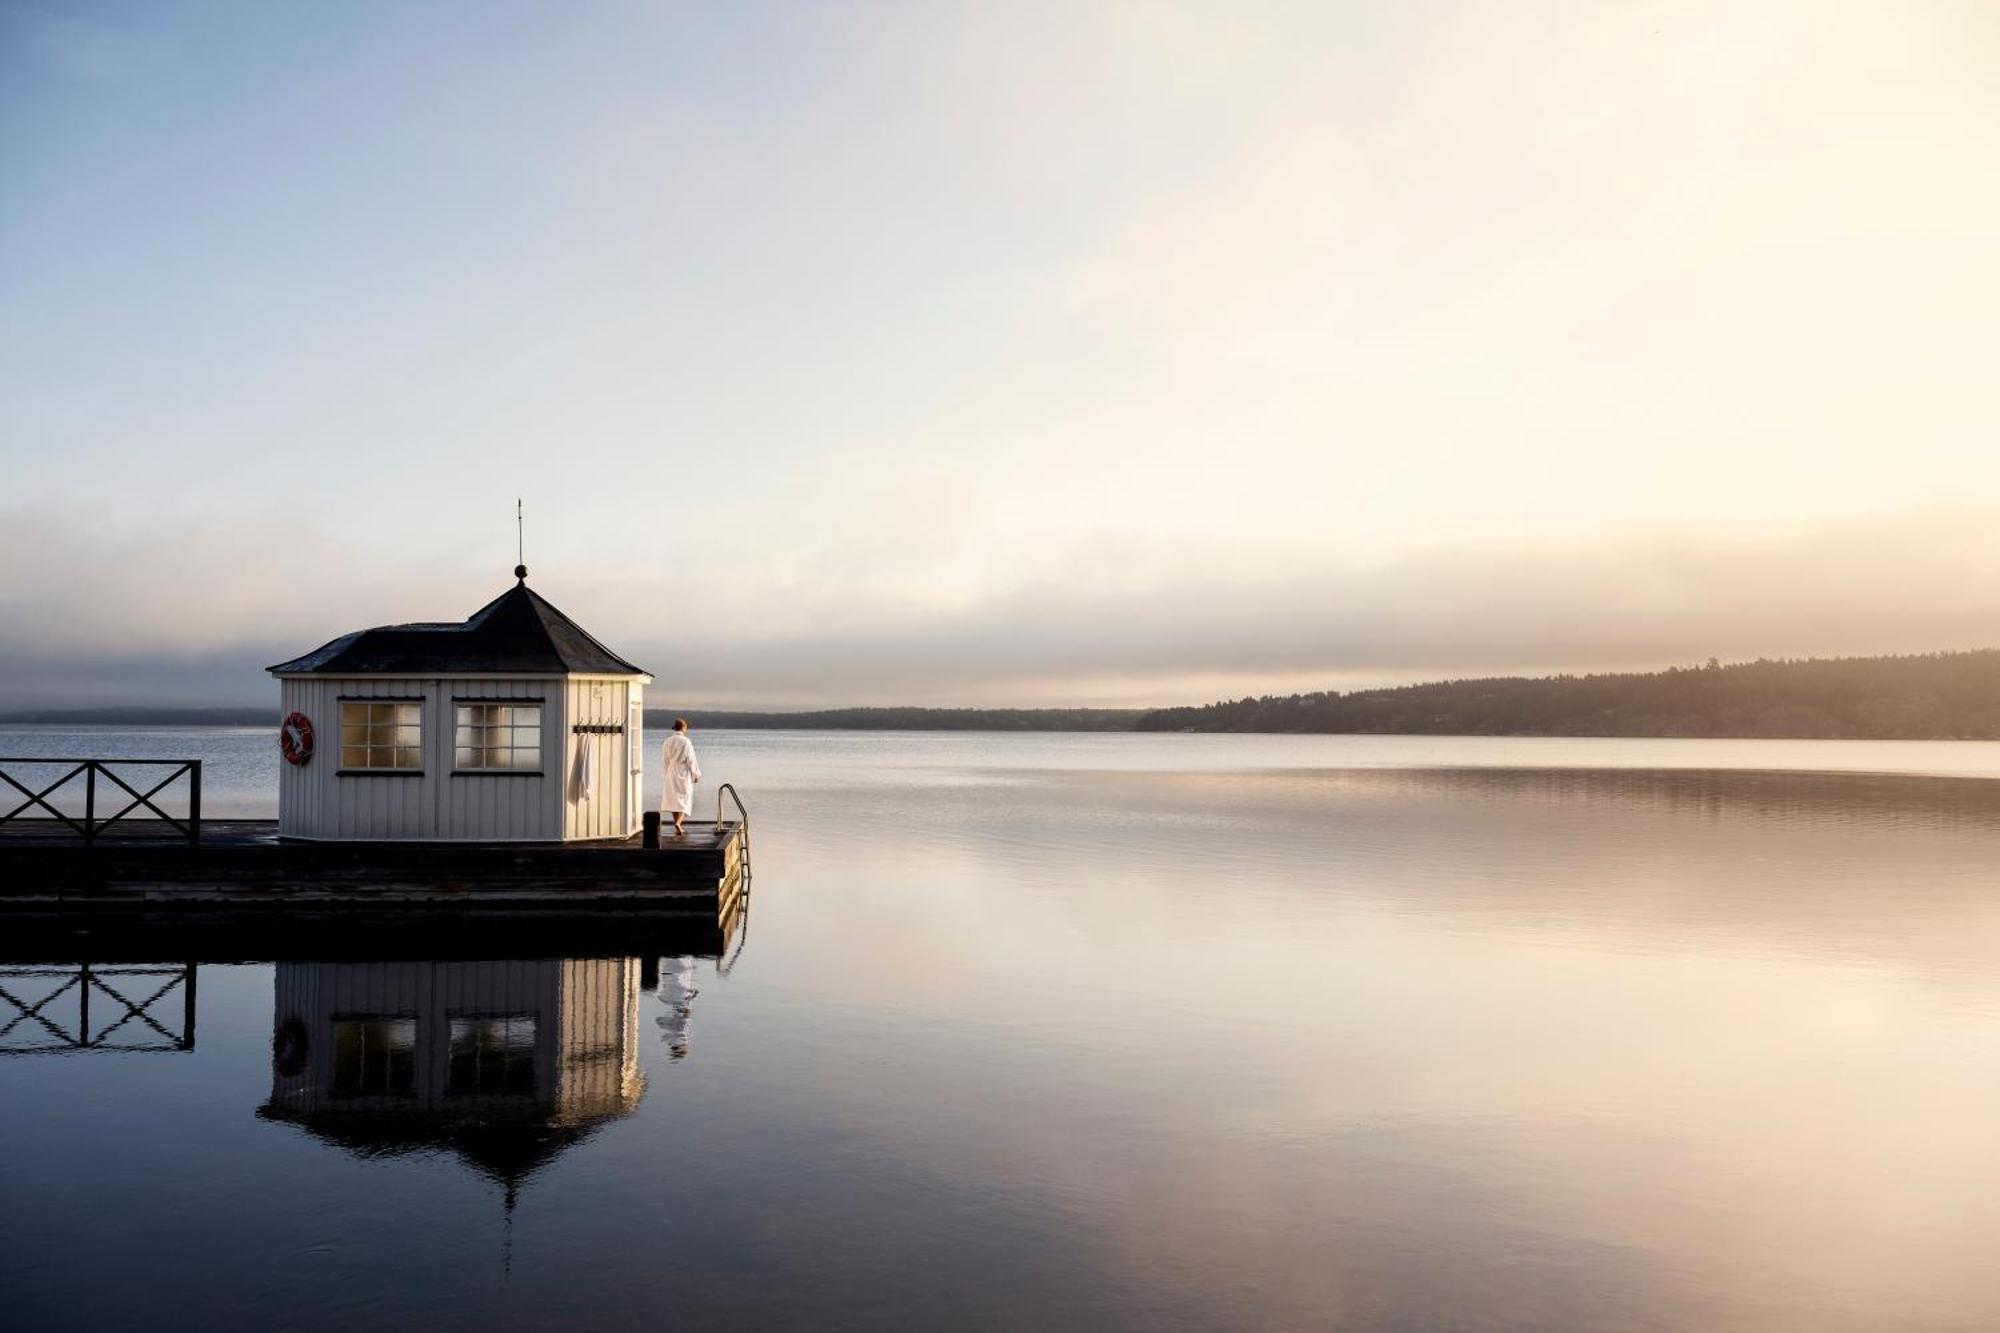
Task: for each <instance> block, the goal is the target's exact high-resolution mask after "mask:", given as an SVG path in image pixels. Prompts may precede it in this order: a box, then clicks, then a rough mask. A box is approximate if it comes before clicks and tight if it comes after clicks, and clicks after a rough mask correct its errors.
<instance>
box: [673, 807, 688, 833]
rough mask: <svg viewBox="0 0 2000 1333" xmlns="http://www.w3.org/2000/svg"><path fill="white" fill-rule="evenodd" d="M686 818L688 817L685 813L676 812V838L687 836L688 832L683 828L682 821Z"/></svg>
mask: <svg viewBox="0 0 2000 1333" xmlns="http://www.w3.org/2000/svg"><path fill="white" fill-rule="evenodd" d="M686 818H687V815H686V814H685V813H683V812H681V811H679V810H676V811H674V836H675V837H676V838H685V837H686V836H687V830H686V829H684V828H682V827H681V821H682V820H683V819H686Z"/></svg>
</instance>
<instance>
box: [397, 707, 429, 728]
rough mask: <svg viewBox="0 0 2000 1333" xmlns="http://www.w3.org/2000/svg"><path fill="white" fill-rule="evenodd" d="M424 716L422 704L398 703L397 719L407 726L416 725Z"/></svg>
mask: <svg viewBox="0 0 2000 1333" xmlns="http://www.w3.org/2000/svg"><path fill="white" fill-rule="evenodd" d="M422 718H423V705H422V704H397V705H396V720H397V721H398V722H400V723H402V724H403V725H404V726H406V727H414V726H416V725H417V723H418V722H419V721H421V720H422Z"/></svg>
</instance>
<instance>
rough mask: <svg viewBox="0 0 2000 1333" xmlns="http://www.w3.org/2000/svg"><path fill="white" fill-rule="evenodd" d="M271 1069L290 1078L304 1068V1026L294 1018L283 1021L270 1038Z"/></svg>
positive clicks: (301, 1071)
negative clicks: (282, 1024)
mask: <svg viewBox="0 0 2000 1333" xmlns="http://www.w3.org/2000/svg"><path fill="white" fill-rule="evenodd" d="M271 1067H272V1068H274V1069H276V1070H277V1071H278V1072H279V1073H280V1074H283V1075H284V1076H285V1077H287V1078H290V1077H291V1076H292V1075H294V1074H298V1073H303V1072H304V1070H305V1067H306V1025H305V1024H304V1023H301V1022H299V1020H298V1019H296V1018H288V1019H286V1020H285V1024H284V1026H283V1027H281V1028H279V1029H278V1031H277V1033H276V1034H275V1035H274V1036H273V1037H272V1038H271Z"/></svg>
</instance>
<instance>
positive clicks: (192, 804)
mask: <svg viewBox="0 0 2000 1333" xmlns="http://www.w3.org/2000/svg"><path fill="white" fill-rule="evenodd" d="M7 764H73V765H75V767H73V768H71V769H70V770H69V771H68V772H67V773H64V774H63V775H62V776H61V777H59V778H57V779H56V780H55V781H54V782H51V783H49V784H48V785H47V786H45V787H43V788H42V789H41V790H39V791H34V790H30V789H29V787H28V785H27V784H26V783H24V782H22V781H20V780H19V779H18V778H16V777H15V776H14V775H13V774H11V773H9V772H7V771H6V768H5V767H4V765H7ZM113 764H120V765H124V764H144V765H150V766H152V767H155V768H160V767H165V768H171V769H172V770H173V771H172V772H170V773H168V774H167V775H166V776H165V777H163V778H161V779H160V780H159V781H158V782H156V783H154V784H153V785H152V786H150V787H148V788H147V789H146V790H145V791H143V792H142V791H140V790H139V789H138V788H137V787H135V786H133V785H132V784H131V783H129V782H127V781H125V779H124V778H121V777H119V776H118V774H117V773H115V772H113V771H112V768H111V765H113ZM99 773H102V774H103V775H104V776H105V777H107V778H109V779H110V780H111V781H112V782H114V783H116V784H117V785H118V786H119V787H121V788H123V789H124V792H125V794H126V795H127V796H129V797H131V798H132V799H131V800H129V801H127V802H126V803H125V806H124V808H123V809H121V810H119V811H118V813H117V814H115V815H111V816H108V817H107V818H104V819H99V818H98V817H97V775H98V774H99ZM182 774H186V775H187V779H188V813H187V818H186V820H185V821H183V820H179V819H176V818H174V817H173V816H172V815H170V814H168V813H167V812H166V811H164V810H162V809H161V808H160V807H159V806H157V805H154V804H153V798H154V797H155V796H158V795H159V794H160V793H161V792H162V791H165V790H166V789H167V787H168V785H169V784H171V783H173V782H174V781H175V780H176V779H178V778H179V777H180V776H181V775H182ZM79 776H80V777H82V778H83V822H82V823H81V824H79V823H77V822H76V820H75V819H73V818H71V817H70V816H69V815H66V814H64V813H63V812H62V811H61V810H58V809H57V808H56V807H55V806H53V805H51V804H49V799H48V798H49V797H50V796H52V795H54V794H55V793H56V792H59V791H61V790H62V789H63V788H64V787H67V786H68V785H69V784H70V783H71V782H74V781H75V780H76V779H77V778H78V777H79ZM0 782H5V783H6V784H7V785H8V786H10V787H12V788H13V789H14V790H15V791H18V792H20V793H21V795H23V796H25V797H27V798H28V799H26V800H25V801H22V802H21V803H20V804H19V805H17V806H15V807H14V808H13V809H12V810H8V811H5V812H0V824H6V823H9V822H11V821H13V820H15V819H19V818H23V816H22V811H24V810H28V809H31V808H32V807H35V806H40V807H41V808H42V809H44V810H46V811H48V814H47V815H30V816H26V818H27V819H40V820H49V821H51V822H57V823H61V824H62V825H63V826H64V827H65V828H67V829H69V831H70V832H72V833H74V834H76V835H77V836H78V837H80V838H82V839H83V841H84V844H85V845H86V846H89V845H90V844H92V843H95V842H96V841H97V835H98V834H100V833H102V832H103V831H104V830H105V829H107V828H109V827H110V826H111V825H113V824H116V823H117V822H118V821H119V820H121V819H124V818H125V817H126V816H127V815H129V814H131V813H132V812H133V811H134V810H137V809H138V808H139V807H140V806H142V805H143V806H145V807H146V808H147V809H148V810H151V811H152V812H153V813H154V814H155V815H157V816H159V818H160V819H161V820H162V821H164V822H165V823H166V824H168V825H169V826H171V827H172V828H173V829H174V831H175V832H177V833H179V834H180V835H181V836H182V837H183V838H185V839H187V844H188V846H190V847H199V846H200V845H201V760H199V759H78V758H77V757H76V756H74V755H61V756H57V757H55V758H44V757H36V756H25V755H24V756H18V757H9V756H0ZM113 799H116V798H115V797H114V798H113ZM739 805H740V803H739Z"/></svg>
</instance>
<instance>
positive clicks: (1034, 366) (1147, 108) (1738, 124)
mask: <svg viewBox="0 0 2000 1333" xmlns="http://www.w3.org/2000/svg"><path fill="white" fill-rule="evenodd" d="M1996 68H2000V6H1994V5H1992V4H1990V3H1984V2H1983V0H1982V2H1978V3H1965V4H1946V3H1922V2H1913V0H1895V2H1884V3H1872V4H1849V3H1839V2H1838V0H1806V2H1802V3H1787V2H1786V0H1753V2H1752V3H1744V0H1727V2H1725V3H1704V2H1703V0H1675V2H1674V3H1659V4H1653V3H1617V2H1615V0H1609V2H1607V3H1593V4H1587V5H1577V4H1574V3H1557V4H1546V5H1545V4H1537V3H1532V2H1531V0H1512V2H1509V3H1492V4H1465V5H1460V4H1445V3H1387V2H1384V3H1374V4H1343V3H1334V2H1332V0H1310V2H1308V3H1298V4H1292V3H1281V2H1273V3H1266V4H1255V3H1253V4H1244V3H1240V2H1239V3H1218V4H1213V5H1175V4H1140V3H1119V2H1116V0H1110V2H1107V3H1101V4H1076V3H1073V2H1069V0H1066V2H1064V3H1048V4H1044V3H1040V2H1039V0H1016V2H1015V3H1009V4H1006V5H992V4H968V5H956V4H951V3H943V2H931V3H923V4H907V5H905V4H854V5H806V4H794V5H775V6H774V5H762V4H755V3H733V4H727V5H723V4H713V3H709V4H692V3H690V4H671V3H653V4H630V5H627V4H596V3H577V4H565V5H542V4H511V3H479V4H470V3H467V4H458V5H422V4H410V5H391V4H367V3H364V4H355V5H341V6H320V7H302V6H269V5H258V4H236V5H226V4H201V3H187V4H176V5H167V6H159V5H137V4H133V5H122V4H95V3H89V2H88V0H84V2H80V3H53V2H49V3H42V2H40V0H0V708H5V707H62V706H71V705H73V706H93V705H102V704H112V703H212V704H258V703H264V702H272V701H274V700H275V697H276V695H275V686H274V684H273V683H272V682H271V681H270V680H269V679H268V678H267V677H265V676H263V675H262V674H261V670H260V669H261V668H262V667H263V666H265V665H268V664H269V663H271V662H275V661H279V660H281V659H284V658H287V657H290V656H293V655H296V654H298V653H300V652H304V651H306V650H308V649H310V648H312V647H314V646H316V645H318V644H320V643H322V642H324V641H325V640H327V639H330V638H332V637H334V636H336V635H338V634H341V633H345V632H347V631H349V630H353V629H357V628H361V627H364V626H367V625H374V624H384V623H392V622H398V621H410V620H431V621H435V620H452V619H458V618H461V617H463V616H465V615H466V614H468V613H470V612H471V611H472V610H474V609H475V608H477V607H478V606H480V605H482V604H483V603H485V602H486V601H488V600H489V599H491V598H492V597H493V596H495V595H497V594H498V593H499V592H501V591H503V590H504V589H505V588H506V587H508V586H509V585H510V584H511V582H512V579H511V573H510V571H511V568H512V566H513V564H514V561H515V539H516V532H515V524H514V502H515V500H516V498H517V497H521V498H523V499H524V500H525V509H526V525H525V527H526V532H525V538H526V558H527V563H528V565H529V566H530V569H531V571H532V573H531V576H530V580H529V581H530V584H531V586H533V587H534V588H536V589H537V590H538V591H539V592H541V593H542V594H543V595H544V596H546V597H548V598H549V599H550V600H551V601H553V602H554V603H555V604H556V605H558V606H560V607H562V608H563V609H564V610H565V611H567V612H569V613H570V614H571V615H573V616H574V617H575V618H576V619H578V620H579V621H580V622H581V623H582V624H584V625H585V626H586V627H587V628H589V629H590V630H591V631H592V632H593V633H595V634H597V635H598V637H600V638H601V639H603V640H604V641H605V642H607V643H608V644H610V645H611V646H612V647H613V648H614V649H616V650H617V651H619V652H620V653H622V654H624V655H625V656H627V657H629V658H632V659H634V660H636V661H638V662H640V663H641V664H642V665H644V666H646V667H647V668H648V669H650V670H651V671H653V672H654V674H655V676H656V678H657V680H656V684H655V685H654V686H653V687H652V691H651V693H650V695H649V698H650V699H652V700H653V701H655V702H658V703H660V704H661V705H662V706H686V707H702V706H706V707H774V708H785V707H806V706H821V705H832V704H868V703H878V704H887V703H919V704H958V705H1150V704H1165V703H1183V702H1201V701H1206V700H1208V699H1212V698H1218V697H1234V696H1238V695H1242V694H1248V693H1264V692H1270V691H1288V690H1293V689H1321V688H1337V689H1347V688H1355V687H1359V686H1365V685H1370V684H1379V683H1389V682H1397V681H1407V680H1414V679H1423V678H1433V677H1441V676H1459V675H1468V674H1477V675H1485V674H1494V673H1502V672H1528V673H1548V672H1555V671H1565V670H1607V669H1627V668H1633V669H1642V668H1653V667H1660V666H1665V665H1670V664H1676V663H1689V662H1699V661H1702V660H1705V659H1707V658H1709V657H1711V656H1716V657H1720V658H1722V659H1724V660H1733V659H1737V658H1750V657H1757V656H1803V655H1825V654H1847V653H1875V652H1901V651H1923V650H1932V649H1949V648H1970V647H1983V646H1994V645H2000V542H1996V534H2000V447H1996V445H2000V429H1996V427H2000V394H1996V393H1995V391H1994V388H1993V376H1992V370H1991V361H1992V357H1993V355H1994V351H1995V349H1996V348H2000V240H1996V238H2000V171H1996V170H1995V169H1994V145H1995V144H1996V143H2000V80H1995V79H1994V78H1993V76H1992V71H1993V70H1995V69H1996Z"/></svg>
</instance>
